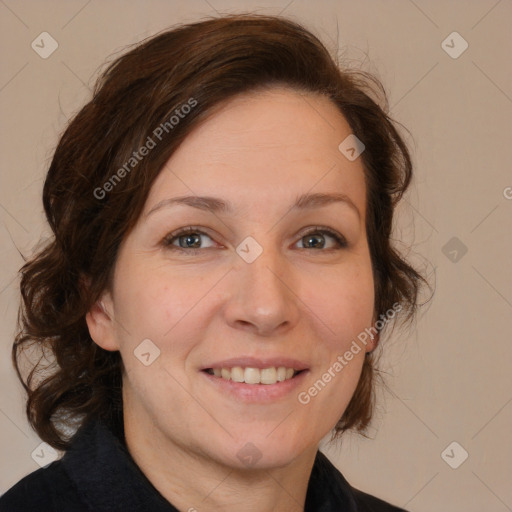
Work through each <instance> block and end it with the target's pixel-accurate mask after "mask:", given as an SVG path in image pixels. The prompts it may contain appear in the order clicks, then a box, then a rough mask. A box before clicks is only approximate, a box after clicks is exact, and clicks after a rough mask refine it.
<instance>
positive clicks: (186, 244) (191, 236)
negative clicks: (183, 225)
mask: <svg viewBox="0 0 512 512" xmlns="http://www.w3.org/2000/svg"><path fill="white" fill-rule="evenodd" d="M182 238H184V239H185V246H183V245H182V247H189V248H190V247H197V246H198V243H196V244H195V245H194V243H193V242H192V245H189V243H188V242H189V241H190V240H192V239H194V238H198V235H197V234H192V235H185V236H184V237H182Z"/></svg>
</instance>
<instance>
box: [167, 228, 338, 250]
mask: <svg viewBox="0 0 512 512" xmlns="http://www.w3.org/2000/svg"><path fill="white" fill-rule="evenodd" d="M191 233H193V234H195V235H205V236H207V237H209V238H211V236H210V235H209V234H208V233H205V232H204V231H202V230H201V229H199V228H196V227H195V226H188V227H186V228H181V229H179V230H176V231H173V232H172V233H169V234H168V235H166V236H165V238H164V239H163V240H162V243H163V245H164V246H165V247H166V248H168V249H170V250H173V251H179V252H182V253H188V254H197V253H199V252H201V251H204V250H205V249H210V247H206V248H193V247H189V248H185V247H178V246H176V245H173V244H172V242H173V241H174V240H176V239H178V238H180V237H181V236H184V235H188V234H191ZM317 234H326V235H329V236H330V237H332V238H334V240H336V242H337V243H338V245H339V247H338V248H333V249H324V250H320V252H330V251H339V250H342V249H346V248H347V247H348V242H347V240H346V239H345V238H344V237H343V236H342V235H340V234H339V233H337V232H336V231H333V230H332V229H330V228H327V227H324V226H315V228H314V229H312V230H310V231H308V232H307V233H304V234H303V235H302V236H301V238H304V237H306V236H309V235H317ZM302 249H304V250H307V249H311V248H308V247H304V248H302ZM313 250H318V249H313Z"/></svg>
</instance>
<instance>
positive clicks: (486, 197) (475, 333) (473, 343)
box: [0, 0, 512, 512]
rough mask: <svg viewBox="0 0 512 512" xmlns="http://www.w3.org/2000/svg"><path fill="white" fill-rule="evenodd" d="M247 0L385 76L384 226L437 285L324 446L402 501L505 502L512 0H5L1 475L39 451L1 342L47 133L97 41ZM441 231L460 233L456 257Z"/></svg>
mask: <svg viewBox="0 0 512 512" xmlns="http://www.w3.org/2000/svg"><path fill="white" fill-rule="evenodd" d="M247 10H254V11H258V12H262V13H269V14H278V13H283V14H284V15H288V16H289V17H291V18H292V19H295V20H297V21H302V22H305V23H306V24H307V25H308V26H309V28H310V29H312V30H313V31H314V32H315V33H316V34H317V35H318V36H319V37H320V38H321V39H322V40H323V41H325V42H326V43H327V44H328V46H329V47H330V48H332V49H333V50H334V49H335V47H336V39H337V38H338V40H339V44H340V46H341V47H342V48H344V55H345V57H347V58H350V59H353V62H354V65H360V66H362V67H363V68H364V69H367V70H370V71H373V72H375V73H377V74H378V75H379V76H380V78H381V79H382V80H383V82H384V84H385V86H386V88H387V89H388V91H389V92H390V105H391V112H392V115H393V117H394V118H395V119H397V120H398V121H400V122H401V123H403V124H404V125H405V126H406V127H407V128H408V129H409V130H410V132H411V133H412V138H411V137H408V140H409V141H410V143H411V148H412V150H413V154H414V161H415V163H416V178H415V182H414V185H413V187H412V189H411V192H410V194H409V195H408V197H407V199H406V201H404V203H403V205H402V207H401V209H400V211H401V216H400V219H399V222H398V223H397V232H396V237H397V238H399V239H401V240H402V241H403V242H404V245H403V246H404V247H412V249H410V256H411V258H412V260H413V261H414V262H415V263H417V264H418V265H419V266H420V268H425V269H426V272H427V273H428V272H430V273H431V274H430V278H431V279H434V278H435V281H436V286H437V289H436V293H435V296H434V299H433V300H432V301H431V303H430V304H429V305H428V307H425V308H424V310H423V313H422V315H421V316H420V318H419V320H418V322H417V325H416V326H415V327H414V328H413V329H412V330H411V331H410V332H402V333H401V334H400V333H397V335H395V336H394V337H393V339H392V340H391V341H390V342H388V344H387V347H386V353H385V360H384V365H383V366H384V370H385V371H386V372H387V375H388V383H389V385H390V387H391V389H392V391H393V393H386V394H385V395H383V396H381V399H380V402H379V411H378V414H377V416H376V418H375V422H374V428H373V430H372V437H373V439H370V440H365V439H363V438H360V437H358V436H354V435H348V436H346V438H345V441H344V442H343V444H342V446H341V447H339V448H337V447H335V446H330V447H327V446H326V447H324V451H325V452H326V453H327V454H328V455H329V456H330V458H331V460H333V462H334V463H335V464H336V465H337V466H338V467H339V468H340V470H341V471H342V472H343V473H344V475H345V476H346V477H347V479H348V480H349V481H350V482H351V483H352V484H353V485H355V486H356V487H360V488H362V489H363V490H365V491H367V492H370V493H373V494H376V495H377V496H380V497H382V498H384V499H387V500H389V501H391V502H393V503H396V504H397V505H400V506H404V507H406V508H407V509H408V510H411V511H412V512H427V511H432V510H443V511H464V512H482V511H484V510H485V511H486V512H505V511H507V510H509V511H510V510H512V486H510V481H511V480H512V445H511V439H510V432H511V430H512V429H511V426H512V421H511V420H512V403H511V402H512V386H510V383H511V382H510V370H511V359H512V358H511V355H512V343H511V342H510V341H511V336H510V333H511V332H512V322H511V313H512V286H511V284H512V266H511V253H512V238H511V237H510V219H511V214H512V188H511V187H512V173H511V168H510V162H511V161H512V158H511V157H512V144H511V142H510V140H511V128H512V73H511V60H510V51H511V49H512V31H511V30H510V24H511V21H512V2H511V1H510V0H501V1H496V0H485V1H484V0H481V1H468V0H465V1H463V0H459V1H451V2H445V1H444V0H435V1H420V0H416V1H414V2H413V1H412V0H400V1H398V0H393V1H377V0H365V1H358V2H354V1H346V0H336V1H334V0H333V1H327V0H326V1H315V2H313V1H309V2H308V1H304V0H295V1H291V2H290V1H289V0H283V1H274V2H270V1H257V0H254V1H249V0H246V1H238V2H237V1H235V0H229V1H228V0H208V1H206V0H194V1H186V2H185V1H170V0H168V1H162V0H160V1H158V0H151V1H141V0H137V1H136V0H132V1H125V2H122V1H112V0H109V1H99V0H92V1H89V2H87V1H86V0H80V1H56V0H52V1H45V2H41V1H36V0H33V1H14V0H3V1H0V24H1V30H0V41H1V48H2V67H1V69H0V112H1V119H2V122H1V136H0V144H1V158H2V164H1V165H2V170H1V188H0V240H1V262H2V264H1V268H0V292H1V293H0V312H1V315H2V320H1V351H2V354H3V355H2V357H1V358H0V387H1V390H2V393H1V397H0V460H1V461H2V464H1V468H0V493H2V492H4V491H5V490H7V489H8V488H9V487H10V486H11V485H13V484H14V483H15V482H17V481H18V480H19V479H20V478H21V477H22V476H24V475H26V474H28V473H29V472H32V471H34V470H35V469H37V468H38V467H39V466H38V465H37V464H36V462H35V461H34V460H33V459H32V457H31V453H32V452H33V451H34V450H35V449H36V447H38V445H39V444H40V440H39V439H38V437H37V436H36V435H35V434H34V432H32V430H31V429H30V428H29V426H28V424H27V422H26V420H25V417H24V410H23V407H24V405H23V402H22V393H21V386H20V384H19V383H18V382H17V380H16V378H15V375H14V371H13V369H12V367H11V362H10V347H11V343H12V339H13V333H14V329H15V319H16V313H17V304H18V279H17V276H16V273H17V270H18V269H19V267H20V266H21V264H22V259H21V257H20V255H19V253H18V250H17V248H16V246H17V247H18V248H19V249H20V250H21V251H22V252H24V253H26V254H28V253H29V252H30V250H31V248H32V247H33V246H34V244H35V243H36V242H37V241H38V240H39V239H40V237H41V236H43V235H44V234H45V233H46V228H45V226H44V223H43V220H42V205H41V199H40V195H41V187H42V179H43V176H44V173H45V170H46V169H47V166H48V163H49V159H50V158H51V154H52V149H53V147H54V144H55V143H56V140H57V137H58V134H59V133H60V132H61V130H62V129H63V127H64V124H65V122H66V120H67V119H68V118H69V117H70V116H71V115H72V114H73V113H75V112H76V111H77V109H78V108H79V107H80V106H81V105H82V104H83V103H84V102H85V101H86V100H88V98H89V95H90V90H89V88H90V86H91V85H92V84H93V82H94V78H95V77H96V76H97V71H98V68H99V66H100V65H101V64H102V63H103V62H104V61H105V59H106V57H107V56H109V55H111V54H113V53H114V52H119V51H121V50H122V49H123V47H124V46H125V45H127V44H129V43H134V42H136V41H139V40H141V39H142V38H144V37H147V36H149V35H152V34H154V33H155V32H157V31H160V30H162V29H164V28H167V27H169V26H171V25H173V24H176V23H179V22H185V21H193V20H197V19H198V18H200V17H201V16H206V15H217V13H225V12H234V11H247ZM43 31H46V32H49V33H50V34H51V35H52V37H53V38H54V39H55V40H56V41H57V42H58V44H59V46H58V49H57V50H56V51H55V53H53V54H52V55H51V56H50V57H49V58H48V59H42V58H41V57H40V56H39V55H38V54H37V53H36V52H35V51H34V50H32V48H31V42H32V41H33V40H34V39H35V38H36V37H37V36H38V35H39V34H40V33H41V32H43ZM453 31H457V32H458V33H459V34H460V35H461V36H462V37H463V38H464V40H466V41H467V43H468V44H469V47H468V48H467V50H466V51H465V52H464V53H462V54H461V55H460V56H459V57H458V58H456V59H454V58H451V57H450V56H449V55H448V54H447V53H446V52H445V51H444V50H443V47H442V46H441V43H442V42H443V40H445V39H446V38H447V36H448V35H449V34H451V33H452V32H453ZM447 44H449V45H450V46H453V48H452V50H451V51H452V52H453V51H457V50H459V49H460V48H461V46H460V44H461V41H460V40H457V39H455V40H454V41H453V43H452V42H451V39H448V43H447ZM507 197H508V198H507ZM452 237H457V239H458V241H456V243H457V244H459V246H460V247H462V246H461V245H460V244H464V246H466V247H467V253H466V254H465V255H464V256H463V257H462V258H460V259H459V260H458V261H456V262H455V261H452V259H454V258H455V256H456V255H455V253H453V252H452V253H451V254H450V252H449V251H452V250H453V248H454V247H455V250H456V251H459V248H457V247H456V246H454V247H452V246H450V245H449V246H448V247H446V244H447V243H448V241H449V240H450V239H452ZM452 243H453V242H452ZM445 254H446V255H445ZM460 254H461V253H460V252H459V253H458V257H460ZM398 334H400V335H398ZM453 441H456V442H457V443H458V444H459V445H460V446H461V447H462V448H459V447H456V448H455V449H454V451H453V452H451V451H450V450H448V454H449V455H450V456H451V457H450V459H447V460H451V461H455V462H457V461H458V460H459V457H460V456H461V453H462V451H461V450H462V449H464V450H466V451H467V452H468V454H469V457H468V458H467V460H466V461H465V462H464V463H463V464H461V465H460V466H459V467H458V468H457V469H452V468H451V467H450V466H449V465H448V464H447V463H446V462H445V460H443V458H442V457H441V454H442V452H443V451H444V450H445V448H447V447H448V446H449V445H450V443H452V442H453ZM452 463H453V462H452ZM507 482H508V484H507Z"/></svg>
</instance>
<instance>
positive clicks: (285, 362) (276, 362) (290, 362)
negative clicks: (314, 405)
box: [201, 356, 308, 371]
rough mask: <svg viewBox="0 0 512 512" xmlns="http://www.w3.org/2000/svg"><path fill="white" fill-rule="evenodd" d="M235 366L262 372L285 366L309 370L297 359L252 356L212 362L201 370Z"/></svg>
mask: <svg viewBox="0 0 512 512" xmlns="http://www.w3.org/2000/svg"><path fill="white" fill-rule="evenodd" d="M235 366H241V367H243V368H248V367H249V368H259V369H260V370H261V369H263V368H271V367H276V368H279V366H284V367H285V368H294V369H295V370H298V371H300V370H307V369H308V366H307V364H305V363H303V362H302V361H299V360H297V359H293V358H290V357H261V358H260V357H250V356H242V357H232V358H230V359H223V360H219V361H215V362H212V363H210V364H208V365H206V366H204V367H203V368H201V370H208V369H209V368H234V367H235Z"/></svg>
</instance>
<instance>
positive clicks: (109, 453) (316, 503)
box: [62, 421, 358, 512]
mask: <svg viewBox="0 0 512 512" xmlns="http://www.w3.org/2000/svg"><path fill="white" fill-rule="evenodd" d="M62 464H63V466H64V469H65V470H66V472H67V474H68V475H69V477H70V478H71V480H72V481H73V483H74V485H75V487H76V489H77V491H78V493H79V495H80V497H81V499H82V500H83V501H84V502H85V503H86V504H87V505H88V506H89V507H90V508H91V510H98V511H103V510H109V511H111V512H118V511H119V512H125V511H127V510H130V511H134V512H135V511H137V512H138V511H140V512H142V511H147V510H151V511H152V512H178V511H177V509H176V508H175V507H173V506H172V505H171V504H170V503H169V502H168V501H167V500H166V499H165V498H164V497H163V496H162V495H161V494H160V493H159V492H158V490H157V489H156V488H155V487H154V486H153V484H152V483H151V482H150V481H149V480H148V479H147V478H146V476H145V475H144V473H142V471H141V470H140V469H139V467H138V466H137V465H136V464H135V462H134V460H133V459H132V457H131V455H130V453H129V452H128V450H127V448H126V445H125V442H124V438H123V437H122V435H119V432H118V433H117V435H116V434H114V432H113V431H112V430H111V429H109V428H108V427H107V426H106V425H105V423H103V422H100V421H92V422H89V423H88V424H86V425H83V426H82V428H81V429H80V430H79V431H78V432H77V434H76V435H75V438H74V439H73V443H72V447H71V448H70V449H69V450H68V451H67V452H66V454H65V455H64V457H63V458H62ZM353 491H354V490H353V489H352V488H351V487H350V485H349V484H348V482H347V481H346V480H345V478H344V477H343V476H342V475H341V473H340V472H339V471H338V470H337V469H336V468H335V467H334V466H333V465H332V464H331V462H330V461H329V460H328V459H327V457H326V456H325V455H324V454H323V453H321V452H320V451H317V454H316V458H315V462H314V466H313V469H312V472H311V475H310V479H309V484H308V489H307V495H306V506H305V512H313V511H314V512H334V511H336V512H340V511H343V512H357V510H358V507H357V505H356V501H355V497H354V494H353ZM193 506H194V504H191V507H193ZM196 506H197V505H196Z"/></svg>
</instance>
